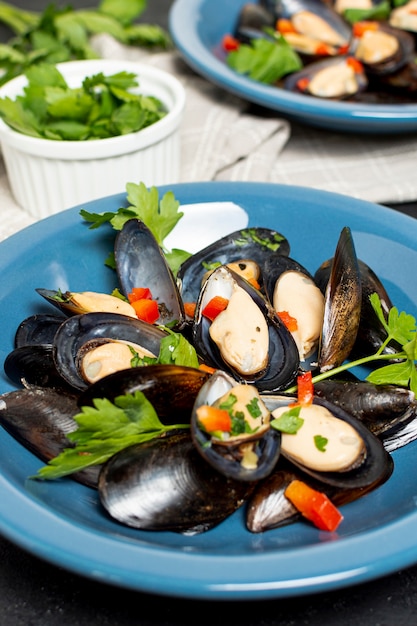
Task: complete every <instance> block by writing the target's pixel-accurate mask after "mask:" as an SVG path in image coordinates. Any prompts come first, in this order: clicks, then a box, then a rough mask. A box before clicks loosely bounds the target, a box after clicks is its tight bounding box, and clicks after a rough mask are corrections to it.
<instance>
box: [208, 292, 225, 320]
mask: <svg viewBox="0 0 417 626" xmlns="http://www.w3.org/2000/svg"><path fill="white" fill-rule="evenodd" d="M228 304H229V300H228V299H227V298H223V297H222V296H214V298H212V299H211V300H210V301H209V302H208V303H207V304H206V306H205V307H204V309H203V310H202V314H203V315H204V317H207V318H208V319H209V320H211V321H213V320H215V319H216V317H217V316H218V315H219V313H221V312H222V311H224V310H225V309H226V308H227V305H228Z"/></svg>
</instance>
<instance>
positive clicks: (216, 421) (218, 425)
mask: <svg viewBox="0 0 417 626" xmlns="http://www.w3.org/2000/svg"><path fill="white" fill-rule="evenodd" d="M197 419H198V421H199V423H200V424H201V426H202V427H203V428H204V430H205V431H206V432H207V433H213V432H216V431H221V432H227V433H230V431H231V430H232V418H231V417H230V415H229V413H228V411H226V410H225V409H218V408H216V407H214V406H208V405H206V404H204V405H202V406H200V407H198V409H197Z"/></svg>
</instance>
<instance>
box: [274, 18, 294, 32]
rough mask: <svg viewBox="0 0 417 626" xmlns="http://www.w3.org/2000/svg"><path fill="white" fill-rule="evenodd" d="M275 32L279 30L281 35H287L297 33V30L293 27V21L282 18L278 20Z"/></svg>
mask: <svg viewBox="0 0 417 626" xmlns="http://www.w3.org/2000/svg"><path fill="white" fill-rule="evenodd" d="M275 30H277V31H278V32H279V33H281V35H285V33H296V32H297V31H296V29H295V28H294V26H293V23H292V22H291V20H287V19H284V18H280V19H278V20H277V22H276V24H275Z"/></svg>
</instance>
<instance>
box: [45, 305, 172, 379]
mask: <svg viewBox="0 0 417 626" xmlns="http://www.w3.org/2000/svg"><path fill="white" fill-rule="evenodd" d="M166 334H167V333H165V332H164V331H163V330H161V329H159V328H157V327H156V326H153V325H151V324H147V323H146V322H142V321H141V320H139V319H137V318H136V319H134V318H130V317H128V316H124V315H119V314H117V313H114V314H112V313H85V314H84V315H74V316H72V317H69V318H68V319H67V320H66V321H65V322H64V323H63V324H61V326H60V327H59V329H58V331H57V333H56V335H55V338H54V344H53V346H54V359H55V363H56V366H57V369H58V371H59V372H60V374H61V376H62V377H63V378H65V380H67V381H68V383H70V384H71V385H72V386H73V387H75V388H77V389H80V390H83V389H86V388H87V387H88V385H89V384H91V382H92V380H93V377H92V376H91V375H88V376H87V372H86V370H85V367H84V357H85V354H87V355H90V356H91V354H92V350H93V349H94V348H99V349H101V348H102V347H104V348H105V351H106V354H107V348H108V344H109V342H110V343H111V344H113V347H115V348H116V349H117V350H119V348H123V349H124V351H125V353H126V354H127V357H128V361H127V365H126V361H123V362H122V363H121V365H120V366H118V369H122V368H125V367H130V361H131V359H133V357H134V356H135V355H137V354H139V355H140V353H141V351H142V350H144V351H145V353H146V354H148V355H153V356H154V357H157V356H158V354H159V348H160V343H161V340H162V339H163V337H165V336H166ZM86 347H87V348H88V349H87V350H86ZM108 366H110V367H111V368H112V370H113V371H114V370H115V365H114V363H112V357H111V355H110V359H109V358H106V360H105V361H104V362H103V363H102V362H101V361H100V358H99V357H97V358H94V359H93V360H91V361H90V363H89V367H90V374H91V373H94V379H98V378H101V377H103V376H105V375H107V374H109V373H110V372H109V368H108Z"/></svg>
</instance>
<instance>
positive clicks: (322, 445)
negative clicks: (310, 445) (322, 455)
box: [314, 435, 329, 452]
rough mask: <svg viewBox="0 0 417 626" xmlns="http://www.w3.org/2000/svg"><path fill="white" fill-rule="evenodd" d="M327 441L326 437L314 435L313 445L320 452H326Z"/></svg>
mask: <svg viewBox="0 0 417 626" xmlns="http://www.w3.org/2000/svg"><path fill="white" fill-rule="evenodd" d="M328 443H329V440H328V439H327V437H322V435H314V445H315V446H316V448H317V450H320V452H326V446H327V444H328Z"/></svg>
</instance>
